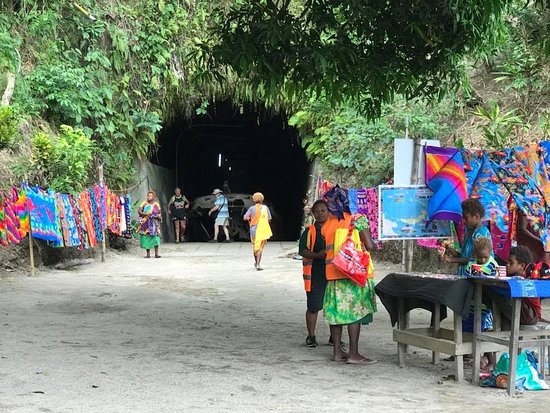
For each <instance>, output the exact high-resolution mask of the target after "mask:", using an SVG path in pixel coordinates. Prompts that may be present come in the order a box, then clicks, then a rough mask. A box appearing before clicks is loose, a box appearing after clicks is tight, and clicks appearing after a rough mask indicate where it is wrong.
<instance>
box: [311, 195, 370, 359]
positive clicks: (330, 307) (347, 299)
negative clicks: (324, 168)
mask: <svg viewBox="0 0 550 413" xmlns="http://www.w3.org/2000/svg"><path fill="white" fill-rule="evenodd" d="M338 190H339V191H341V193H339V194H336V196H337V198H338V202H336V203H333V202H331V200H332V199H333V197H331V196H330V194H327V200H328V202H329V206H330V212H331V216H330V218H329V219H328V220H327V221H326V222H325V224H324V225H323V227H322V229H321V231H322V233H323V236H324V237H325V241H326V247H327V250H326V252H327V256H326V276H327V280H328V283H327V287H326V290H325V299H324V302H323V309H324V313H325V317H326V320H327V322H328V324H329V325H330V333H331V336H332V339H333V341H334V342H335V343H339V342H340V341H341V338H342V332H343V328H344V326H347V328H348V335H349V353H347V354H346V353H345V352H344V351H343V350H342V348H341V347H340V346H334V354H333V360H334V361H340V362H346V363H348V364H359V365H368V364H374V363H376V360H374V359H371V358H368V357H366V356H363V355H362V354H361V353H359V335H360V332H361V325H362V324H368V323H370V322H371V321H372V320H373V315H374V313H375V312H376V295H375V292H374V280H373V271H372V266H370V268H371V269H370V270H369V271H370V274H369V278H368V279H367V284H366V285H365V287H361V286H359V285H358V284H356V283H355V282H354V281H352V280H350V279H349V278H348V277H347V276H346V275H345V274H344V273H342V272H341V271H340V270H339V269H338V268H337V267H336V266H335V265H334V264H332V259H333V258H334V256H335V255H336V254H338V252H339V251H340V248H341V246H342V244H343V242H344V241H345V239H346V237H347V234H348V230H349V227H350V226H351V225H353V227H354V230H353V231H354V238H355V239H360V241H361V244H362V246H363V248H364V249H365V250H366V251H365V252H366V253H367V254H368V251H369V250H372V249H373V248H375V244H374V242H373V241H372V238H371V235H370V230H369V225H368V220H367V219H366V218H365V217H364V216H363V215H356V216H352V215H351V214H350V213H349V207H348V206H347V203H346V200H347V197H346V194H345V192H344V191H343V190H342V189H339V188H337V189H336V191H338Z"/></svg>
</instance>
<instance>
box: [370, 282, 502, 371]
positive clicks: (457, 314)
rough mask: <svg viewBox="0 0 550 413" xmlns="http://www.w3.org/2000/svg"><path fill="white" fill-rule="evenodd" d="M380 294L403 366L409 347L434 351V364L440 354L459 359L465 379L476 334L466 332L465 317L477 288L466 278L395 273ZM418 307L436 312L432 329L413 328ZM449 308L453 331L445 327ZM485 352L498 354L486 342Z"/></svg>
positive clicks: (379, 289) (382, 285)
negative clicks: (465, 361)
mask: <svg viewBox="0 0 550 413" xmlns="http://www.w3.org/2000/svg"><path fill="white" fill-rule="evenodd" d="M375 291H376V294H377V295H378V297H379V298H380V301H381V302H382V304H383V305H384V307H385V308H386V310H387V311H388V313H389V314H390V318H391V324H392V326H395V325H396V324H397V328H395V329H394V330H393V340H394V341H395V342H397V343H398V344H397V357H398V363H399V366H400V367H403V366H404V365H405V352H406V347H407V345H410V346H414V347H419V348H423V349H427V350H431V351H432V361H433V362H434V363H438V362H439V354H440V353H445V354H448V355H452V356H454V357H455V360H454V365H455V380H456V381H462V380H463V379H464V365H463V356H464V355H465V354H470V353H471V352H472V342H473V335H472V334H469V333H463V332H462V318H463V317H466V316H467V315H468V313H469V312H470V307H471V303H472V298H473V292H474V286H473V284H472V283H471V282H470V281H468V280H467V279H465V278H462V277H458V276H456V275H448V274H430V273H409V274H405V273H392V274H388V275H387V276H386V277H385V278H384V279H383V280H382V281H380V282H379V283H378V284H377V285H376V287H375ZM415 308H421V309H425V310H428V311H431V312H432V322H431V326H428V327H424V328H409V327H408V321H407V313H409V312H410V311H411V310H413V309H415ZM447 308H449V309H450V310H451V311H452V312H453V329H452V330H451V329H445V328H441V326H440V322H441V320H443V319H445V318H446V317H447ZM482 347H483V350H484V351H495V350H494V349H496V348H498V346H497V345H495V344H493V343H484V344H483V345H482Z"/></svg>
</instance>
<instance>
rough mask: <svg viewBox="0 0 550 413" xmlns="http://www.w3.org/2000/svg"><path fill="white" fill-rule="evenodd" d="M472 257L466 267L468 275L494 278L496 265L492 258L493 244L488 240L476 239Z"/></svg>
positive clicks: (484, 238) (485, 238) (483, 238)
mask: <svg viewBox="0 0 550 413" xmlns="http://www.w3.org/2000/svg"><path fill="white" fill-rule="evenodd" d="M473 252H474V256H473V258H472V259H470V261H469V262H468V264H467V265H466V273H467V274H468V275H485V276H495V275H496V273H497V267H498V263H497V261H496V260H495V257H493V255H492V254H493V244H492V242H491V239H490V238H487V237H478V238H476V239H475V240H474V249H473Z"/></svg>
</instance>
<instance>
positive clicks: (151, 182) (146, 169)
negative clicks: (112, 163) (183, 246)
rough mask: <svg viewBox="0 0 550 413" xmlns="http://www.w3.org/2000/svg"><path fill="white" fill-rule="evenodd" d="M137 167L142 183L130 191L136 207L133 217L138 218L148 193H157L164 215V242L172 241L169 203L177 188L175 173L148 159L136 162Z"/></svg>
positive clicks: (133, 210)
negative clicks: (140, 206) (141, 205)
mask: <svg viewBox="0 0 550 413" xmlns="http://www.w3.org/2000/svg"><path fill="white" fill-rule="evenodd" d="M135 167H136V170H137V171H138V177H139V181H138V182H140V183H139V185H138V186H137V187H136V188H134V189H132V191H130V196H131V199H132V204H133V205H136V206H135V207H134V208H132V216H133V218H134V219H137V218H138V215H137V210H138V207H139V204H140V203H141V202H142V201H144V200H145V199H146V198H147V192H148V191H150V190H152V191H155V193H156V194H157V198H158V200H159V202H160V206H161V208H162V214H163V223H162V229H161V231H162V240H163V241H165V242H168V241H172V240H173V239H174V231H173V229H172V223H171V221H170V220H169V217H168V201H169V200H170V198H171V197H172V195H173V194H174V188H175V186H176V183H175V174H174V171H172V170H171V169H167V168H163V167H160V166H157V165H155V164H153V163H151V162H149V161H148V160H146V159H141V160H140V159H138V160H136V161H135ZM136 202H137V204H136Z"/></svg>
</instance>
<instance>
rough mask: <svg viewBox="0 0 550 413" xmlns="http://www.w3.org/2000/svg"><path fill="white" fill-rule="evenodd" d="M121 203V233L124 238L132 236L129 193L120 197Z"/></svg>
mask: <svg viewBox="0 0 550 413" xmlns="http://www.w3.org/2000/svg"><path fill="white" fill-rule="evenodd" d="M120 204H121V217H120V224H121V228H120V229H121V234H122V236H123V237H125V238H132V235H133V229H132V210H131V207H130V205H131V198H130V195H128V196H126V197H120Z"/></svg>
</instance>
